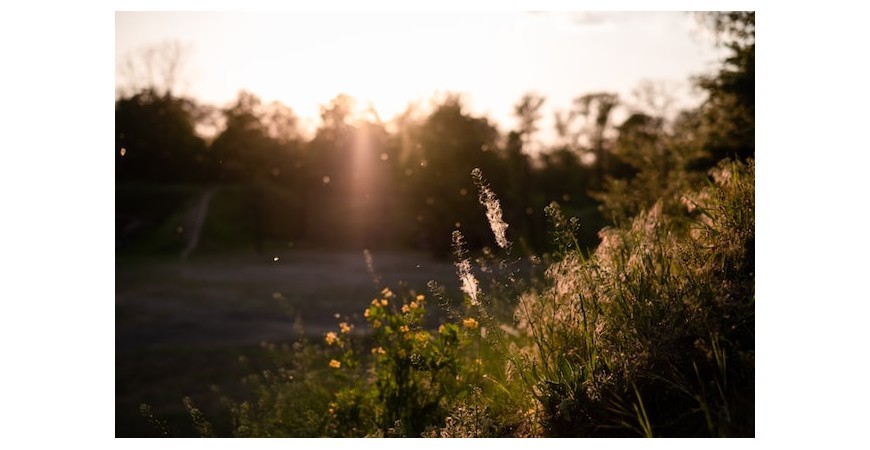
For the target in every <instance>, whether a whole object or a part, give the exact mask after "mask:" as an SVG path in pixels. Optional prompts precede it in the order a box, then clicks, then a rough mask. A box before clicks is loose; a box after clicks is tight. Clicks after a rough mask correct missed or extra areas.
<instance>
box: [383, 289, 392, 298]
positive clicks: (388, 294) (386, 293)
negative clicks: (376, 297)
mask: <svg viewBox="0 0 870 450" xmlns="http://www.w3.org/2000/svg"><path fill="white" fill-rule="evenodd" d="M381 294H383V296H384V298H390V297H392V296H393V291H391V290H390V288H384V289H383V290H382V291H381Z"/></svg>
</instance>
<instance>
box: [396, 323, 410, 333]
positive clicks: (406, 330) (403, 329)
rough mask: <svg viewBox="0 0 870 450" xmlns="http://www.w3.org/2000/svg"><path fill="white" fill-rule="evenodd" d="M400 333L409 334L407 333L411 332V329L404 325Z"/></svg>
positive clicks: (400, 328)
mask: <svg viewBox="0 0 870 450" xmlns="http://www.w3.org/2000/svg"><path fill="white" fill-rule="evenodd" d="M399 331H401V332H402V333H407V332H409V331H411V329H410V328H408V326H407V325H402V326H400V327H399Z"/></svg>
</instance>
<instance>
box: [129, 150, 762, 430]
mask: <svg viewBox="0 0 870 450" xmlns="http://www.w3.org/2000/svg"><path fill="white" fill-rule="evenodd" d="M475 178H476V180H477V181H478V187H479V189H480V190H481V195H480V198H481V201H482V203H483V204H484V206H485V207H486V210H487V217H488V219H489V221H490V222H491V223H492V224H494V227H493V231H494V239H495V240H496V241H497V242H498V243H499V247H500V248H497V249H495V250H488V251H487V252H484V253H483V254H482V255H480V256H479V257H472V256H470V255H469V254H468V253H466V251H465V249H464V248H463V245H464V244H463V239H462V236H461V233H459V232H456V233H454V246H455V258H456V266H455V268H454V269H455V272H454V273H452V274H451V275H450V276H451V277H452V279H453V280H456V281H459V280H461V283H460V284H459V287H461V293H460V292H458V291H457V290H456V288H453V289H444V288H443V287H442V286H441V285H439V284H438V283H436V282H434V281H433V282H430V283H429V284H428V287H427V289H426V290H425V291H424V290H422V289H421V288H420V287H419V285H418V286H416V287H410V286H408V285H403V284H401V283H398V282H396V283H394V282H393V280H386V279H382V278H379V277H378V276H377V274H376V273H370V274H369V275H371V276H372V279H373V280H374V284H373V285H372V287H370V288H368V290H367V291H366V292H360V293H352V294H353V295H358V297H359V299H360V302H359V303H357V304H356V305H357V306H356V312H355V313H354V312H349V311H343V312H342V313H341V314H338V315H337V316H336V318H335V320H334V321H333V322H332V324H331V325H330V326H325V327H324V328H323V329H322V330H318V331H315V332H313V333H310V334H309V339H305V340H302V341H298V342H295V343H292V344H290V343H288V344H285V345H281V344H277V345H266V346H265V347H263V348H264V349H265V350H266V351H267V353H269V355H270V357H271V358H272V362H271V363H270V364H272V365H271V366H269V367H270V368H269V369H268V370H265V371H263V370H261V371H259V372H256V373H253V372H252V373H253V374H252V375H249V376H248V377H247V378H245V383H246V384H245V386H247V387H248V391H247V396H245V395H242V396H239V397H235V398H231V396H225V395H224V396H212V398H215V397H222V400H221V401H220V402H221V403H222V404H223V405H224V409H222V410H221V411H222V412H220V413H218V414H217V415H215V416H214V419H213V418H212V415H211V414H212V411H217V410H218V409H217V408H216V407H214V408H213V407H212V406H213V404H209V403H204V404H203V406H202V407H198V406H196V405H195V404H192V403H190V402H188V403H187V405H185V404H181V408H178V409H176V410H173V414H175V413H177V414H179V415H181V414H183V413H185V411H186V413H187V415H188V416H189V418H190V420H188V423H189V424H190V425H189V428H188V430H193V431H194V432H196V433H198V434H201V435H212V434H215V435H232V436H244V437H254V436H272V437H275V436H295V437H305V436H336V437H362V436H374V437H393V436H409V437H418V436H430V437H487V436H516V437H519V436H552V437H635V436H636V437H701V436H703V437H749V436H754V392H755V386H754V367H755V364H754V345H755V344H754V332H755V318H754V301H755V293H754V292H755V291H754V279H755V278H754V277H755V274H754V228H755V227H754V164H753V163H752V162H750V163H748V164H739V163H723V164H721V165H720V167H719V168H718V169H717V171H716V172H715V173H714V174H713V178H714V179H715V182H712V183H710V185H709V186H706V187H703V188H702V189H700V190H698V191H694V192H686V193H685V195H684V202H685V204H686V205H687V209H686V211H685V212H682V213H680V215H679V216H674V215H673V214H674V213H673V212H666V211H664V209H663V208H662V207H661V206H660V205H656V206H654V207H652V208H651V209H649V210H647V211H644V212H643V213H641V214H639V215H638V216H636V217H634V218H633V219H632V220H631V221H630V222H627V223H624V224H622V225H621V226H618V227H612V228H605V229H603V230H602V231H601V232H600V237H601V244H600V245H599V246H598V248H597V249H596V250H595V252H594V253H590V252H588V251H587V250H586V249H582V248H580V245H579V242H580V240H579V239H578V236H579V233H580V232H581V227H582V224H580V223H579V221H577V220H576V219H573V218H570V217H568V216H566V215H565V214H564V213H563V212H562V211H561V209H560V208H559V206H558V205H557V204H552V205H551V206H550V207H548V208H547V214H548V216H549V217H550V220H551V223H552V229H553V241H554V245H555V247H556V251H555V252H553V253H552V254H549V255H543V256H541V257H538V256H535V255H522V256H517V255H516V254H512V253H514V252H519V250H517V249H516V248H514V245H513V244H512V243H511V242H510V240H509V239H507V236H506V235H505V234H504V232H505V230H506V229H507V224H505V223H504V222H503V221H502V219H501V217H500V211H501V209H500V207H499V205H498V204H497V199H495V194H494V193H493V192H491V191H489V190H488V187H487V185H486V183H485V181H484V180H483V178H482V175H481V174H480V173H479V172H478V173H476V174H475ZM493 202H495V203H493ZM334 269H335V271H338V268H334ZM338 272H340V271H338ZM456 281H455V282H456ZM327 284H328V283H324V284H321V286H320V287H321V288H322V286H323V285H327ZM290 292H292V291H290ZM288 295H291V294H282V296H284V297H286V296H288ZM431 311H440V314H436V315H435V316H436V318H438V319H439V320H438V321H433V320H432V317H431V314H428V312H431ZM439 322H440V325H438V323H439ZM155 358H156V355H155ZM217 359H219V358H217ZM122 367H123V366H122ZM230 372H232V371H230ZM236 374H238V372H236ZM215 376H217V374H215ZM204 381H205V380H200V384H199V386H200V387H199V390H195V391H194V392H193V393H192V394H191V397H192V398H193V401H194V402H195V403H196V402H203V401H204V400H200V399H198V398H196V395H197V394H199V393H203V394H204V392H205V391H204V389H203V385H204V384H205V382H204ZM193 382H194V381H193V380H191V383H193ZM152 409H153V410H154V411H156V410H157V408H152ZM146 412H148V411H147V408H146ZM173 419H174V416H173ZM160 420H161V419H160V417H158V415H154V416H153V418H152V419H151V422H152V423H155V424H157V425H158V426H157V427H156V428H157V429H160V426H161V425H160ZM227 424H228V425H227Z"/></svg>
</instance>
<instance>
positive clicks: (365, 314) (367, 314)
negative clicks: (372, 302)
mask: <svg viewBox="0 0 870 450" xmlns="http://www.w3.org/2000/svg"><path fill="white" fill-rule="evenodd" d="M363 315H364V316H366V317H368V316H369V310H368V309H366V312H364V313H363Z"/></svg>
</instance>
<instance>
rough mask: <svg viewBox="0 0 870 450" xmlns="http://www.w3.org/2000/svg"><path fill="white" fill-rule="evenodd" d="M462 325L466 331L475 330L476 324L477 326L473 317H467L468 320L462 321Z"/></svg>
mask: <svg viewBox="0 0 870 450" xmlns="http://www.w3.org/2000/svg"><path fill="white" fill-rule="evenodd" d="M462 325H464V326H465V328H468V329H475V328H477V325H478V324H477V320H475V319H474V317H469V318H467V319H465V320H463V321H462Z"/></svg>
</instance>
